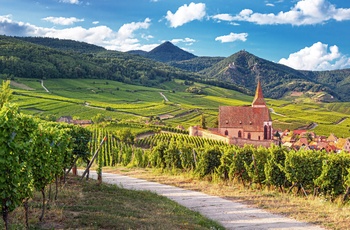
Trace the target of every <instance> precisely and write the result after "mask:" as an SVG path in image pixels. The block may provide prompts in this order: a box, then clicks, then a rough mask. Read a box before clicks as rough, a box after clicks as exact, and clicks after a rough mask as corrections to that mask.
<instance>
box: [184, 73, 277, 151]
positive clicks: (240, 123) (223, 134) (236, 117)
mask: <svg viewBox="0 0 350 230" xmlns="http://www.w3.org/2000/svg"><path fill="white" fill-rule="evenodd" d="M218 121H219V122H218V128H209V129H208V130H205V129H201V128H199V127H198V126H194V127H190V135H192V136H201V137H203V138H210V139H215V140H221V141H224V142H226V143H228V144H234V145H238V146H244V145H245V144H251V145H254V146H265V147H269V146H270V145H271V144H272V143H275V142H276V141H275V140H274V139H273V129H272V119H271V115H270V111H269V109H268V107H267V106H266V103H265V100H264V96H263V92H262V88H261V84H260V80H259V81H258V85H257V87H256V92H255V97H254V100H253V102H252V104H251V106H220V107H219V117H218Z"/></svg>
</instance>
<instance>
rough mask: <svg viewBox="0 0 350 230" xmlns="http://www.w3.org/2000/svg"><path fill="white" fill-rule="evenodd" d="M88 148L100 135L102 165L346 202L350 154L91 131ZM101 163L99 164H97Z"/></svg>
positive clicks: (188, 137) (159, 135) (173, 135)
mask: <svg viewBox="0 0 350 230" xmlns="http://www.w3.org/2000/svg"><path fill="white" fill-rule="evenodd" d="M92 133H93V135H92V136H93V139H96V141H95V144H94V145H93V148H92V151H94V150H95V149H96V148H97V143H99V142H100V141H101V140H102V138H103V137H107V139H108V141H107V142H106V144H105V145H104V147H103V149H102V150H101V154H100V155H99V159H98V160H99V163H98V165H99V167H100V169H99V170H102V167H103V166H117V165H118V164H122V165H123V166H130V167H134V166H136V167H154V168H161V169H167V170H180V171H184V172H191V173H192V174H193V176H194V177H197V178H202V179H203V178H205V179H209V180H213V179H214V178H215V179H216V180H224V181H225V180H229V181H236V182H237V183H242V184H243V185H244V186H246V187H254V188H258V189H263V188H265V187H269V188H270V189H273V188H274V189H276V190H278V191H281V192H289V193H292V192H293V191H294V192H295V193H296V194H302V195H305V196H308V195H310V194H312V195H314V196H324V197H327V198H329V199H330V200H334V199H336V198H337V197H339V196H342V199H343V200H344V201H346V200H347V196H348V193H349V192H350V189H349V187H350V155H349V154H348V153H345V152H344V153H340V154H328V153H326V152H323V151H312V150H299V151H294V150H291V151H289V150H287V149H285V148H282V147H279V146H271V147H270V148H268V149H267V148H263V147H260V148H254V147H252V146H245V147H243V148H241V147H237V146H233V145H228V144H225V143H223V142H219V141H214V140H210V139H203V138H199V137H192V136H188V135H186V134H173V133H160V134H156V135H152V136H148V137H146V138H144V139H139V140H137V141H136V142H134V141H133V139H124V140H123V137H127V136H128V135H125V134H121V133H119V134H113V133H112V132H107V131H106V130H101V129H100V130H99V129H95V130H94V131H93V132H92ZM101 161H102V162H101Z"/></svg>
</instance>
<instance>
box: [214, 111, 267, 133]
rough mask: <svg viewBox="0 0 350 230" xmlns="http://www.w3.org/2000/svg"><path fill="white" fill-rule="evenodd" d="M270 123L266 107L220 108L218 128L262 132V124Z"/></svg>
mask: <svg viewBox="0 0 350 230" xmlns="http://www.w3.org/2000/svg"><path fill="white" fill-rule="evenodd" d="M267 121H272V120H271V116H270V111H269V109H268V108H267V107H250V106H220V107H219V127H220V128H242V129H243V130H245V131H261V132H263V131H264V122H267Z"/></svg>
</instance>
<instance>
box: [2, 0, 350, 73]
mask: <svg viewBox="0 0 350 230" xmlns="http://www.w3.org/2000/svg"><path fill="white" fill-rule="evenodd" d="M0 34H1V35H8V36H34V37H52V38H59V39H72V40H76V41H83V42H87V43H90V44H95V45H98V46H102V47H104V48H106V49H109V50H117V51H123V52H125V51H129V50H145V51H150V50H152V49H153V48H155V47H156V46H158V45H160V44H162V43H163V42H165V41H170V42H172V43H173V44H174V45H176V46H178V47H180V48H182V49H184V50H186V51H188V52H191V53H193V54H194V55H197V56H221V57H228V56H230V55H232V54H234V53H236V52H238V51H240V50H246V51H248V52H250V53H252V54H254V55H256V56H258V57H261V58H264V59H267V60H269V61H273V62H276V63H281V64H284V65H288V66H290V67H292V68H295V69H302V70H333V69H344V68H350V1H349V0H198V1H194V0H193V1H185V0H0ZM0 55H1V50H0Z"/></svg>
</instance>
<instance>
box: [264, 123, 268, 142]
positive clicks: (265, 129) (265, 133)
mask: <svg viewBox="0 0 350 230" xmlns="http://www.w3.org/2000/svg"><path fill="white" fill-rule="evenodd" d="M266 139H267V125H265V126H264V140H266Z"/></svg>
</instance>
